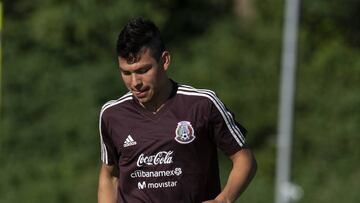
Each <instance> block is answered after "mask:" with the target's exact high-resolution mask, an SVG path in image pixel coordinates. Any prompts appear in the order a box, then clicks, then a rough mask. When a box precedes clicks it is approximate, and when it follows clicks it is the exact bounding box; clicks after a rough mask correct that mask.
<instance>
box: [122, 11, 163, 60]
mask: <svg viewBox="0 0 360 203" xmlns="http://www.w3.org/2000/svg"><path fill="white" fill-rule="evenodd" d="M142 48H148V49H149V50H150V53H151V55H152V57H154V58H155V59H156V60H157V61H159V60H160V57H161V54H162V53H163V52H164V51H165V44H164V42H163V40H162V39H161V36H160V31H159V29H158V28H157V27H156V25H155V24H154V23H153V22H152V21H150V20H146V19H144V18H142V17H138V18H134V19H131V20H130V21H129V22H128V23H127V24H126V25H125V27H124V28H123V29H122V31H121V32H120V34H119V36H118V40H117V43H116V50H117V55H118V57H121V58H124V59H126V60H128V61H133V60H134V58H136V56H137V55H138V54H139V51H141V50H142Z"/></svg>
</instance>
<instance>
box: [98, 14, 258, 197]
mask: <svg viewBox="0 0 360 203" xmlns="http://www.w3.org/2000/svg"><path fill="white" fill-rule="evenodd" d="M117 54H118V62H119V68H120V72H121V77H122V79H123V81H124V83H125V85H126V87H127V88H128V89H129V92H128V93H126V94H125V95H124V96H122V97H120V98H119V99H118V100H112V101H109V102H107V103H106V104H105V105H104V106H103V107H102V109H101V113H100V121H99V128H100V138H101V160H102V166H101V169H100V176H99V188H98V202H99V203H110V202H124V203H138V202H141V203H150V202H154V203H199V202H207V203H210V202H234V201H235V200H236V199H237V198H238V197H239V195H240V194H241V193H242V192H243V191H244V190H245V188H246V187H247V186H248V184H249V183H250V181H251V180H252V178H253V176H254V175H255V171H256V161H255V159H254V156H253V155H252V153H251V151H250V149H249V148H248V147H247V146H246V144H245V133H246V130H245V129H244V128H243V127H242V126H241V125H240V124H239V123H237V122H236V121H235V119H234V115H233V114H232V113H231V112H230V111H229V110H228V109H227V108H226V107H225V105H224V104H223V103H222V102H221V101H220V99H219V98H218V97H217V96H216V94H215V93H214V92H213V91H210V90H207V89H196V88H194V87H191V86H187V85H182V84H179V83H177V82H175V81H173V80H171V79H170V78H169V77H168V75H167V72H166V71H167V70H168V68H169V66H170V61H171V60H170V53H169V51H167V50H166V49H165V46H164V43H163V41H162V39H161V37H160V32H159V30H158V28H157V27H156V26H155V24H154V23H152V22H151V21H149V20H145V19H143V18H135V19H132V20H130V21H129V22H128V24H127V25H126V26H125V27H124V28H123V30H122V31H121V33H120V34H119V37H118V41H117ZM217 149H220V150H221V151H222V152H223V153H224V154H225V155H227V156H228V157H229V158H230V159H231V161H232V163H233V164H232V169H231V172H230V174H229V177H228V180H227V183H226V185H225V187H224V189H223V190H222V191H221V187H220V178H219V167H218V157H217Z"/></svg>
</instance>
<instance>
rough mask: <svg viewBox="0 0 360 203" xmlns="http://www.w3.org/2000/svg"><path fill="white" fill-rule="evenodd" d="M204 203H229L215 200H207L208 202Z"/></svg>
mask: <svg viewBox="0 0 360 203" xmlns="http://www.w3.org/2000/svg"><path fill="white" fill-rule="evenodd" d="M202 203H227V202H226V201H221V200H216V199H213V200H207V201H205V202H202Z"/></svg>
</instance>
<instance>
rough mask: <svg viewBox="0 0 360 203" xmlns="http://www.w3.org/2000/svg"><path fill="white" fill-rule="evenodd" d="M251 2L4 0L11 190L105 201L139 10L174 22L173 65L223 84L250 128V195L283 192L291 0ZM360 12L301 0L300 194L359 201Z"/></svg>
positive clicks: (10, 197)
mask: <svg viewBox="0 0 360 203" xmlns="http://www.w3.org/2000/svg"><path fill="white" fill-rule="evenodd" d="M240 1H241V0H238V1H233V2H232V1H221V0H211V1H205V0H198V1H190V0H185V1H184V0H183V1H180V0H160V1H144V0H140V1H130V0H122V1H109V0H103V1H96V0H87V1H85V0H77V1H70V0H64V1H56V0H43V1H37V0H34V1H26V0H16V1H15V0H13V1H5V2H4V10H5V22H4V25H5V27H4V28H5V29H4V33H2V34H3V38H2V42H3V53H4V56H3V58H4V64H3V84H2V87H3V102H2V103H3V106H2V107H1V108H2V109H3V111H2V112H3V114H2V115H1V116H2V117H1V118H2V120H1V143H0V161H1V162H2V164H1V166H0V171H1V173H0V180H1V181H0V202H9V203H10V202H34V203H38V202H49V203H51V202H62V203H63V202H96V190H97V188H96V187H97V174H98V167H99V164H100V161H99V157H100V156H99V151H100V149H99V148H100V146H99V135H98V129H97V126H98V121H97V119H98V114H99V110H100V107H101V105H102V104H103V103H104V102H106V101H107V100H110V99H115V98H118V97H119V96H121V95H122V94H123V93H124V92H125V89H124V87H123V85H122V82H121V81H120V78H119V73H118V70H117V65H116V54H115V41H116V37H117V34H118V32H119V30H120V29H121V27H122V26H123V25H124V23H125V22H126V21H127V20H128V19H129V18H130V17H134V16H139V15H142V16H145V17H148V18H151V19H153V20H154V21H155V22H156V23H157V24H158V25H159V27H160V29H161V30H162V32H163V34H164V38H165V40H166V42H167V45H168V48H169V50H170V51H171V53H172V65H171V68H170V73H169V74H170V75H171V77H172V78H174V79H175V80H176V81H179V82H181V83H188V84H192V85H194V86H196V87H202V88H211V89H214V90H215V91H216V92H217V94H218V95H219V96H220V97H221V98H222V99H223V101H224V102H225V103H226V104H227V106H228V107H229V108H230V109H232V110H233V111H234V112H235V113H236V116H237V119H238V120H239V121H240V122H241V123H243V124H244V125H245V126H246V127H247V128H248V130H249V135H248V137H247V139H248V143H249V144H250V145H251V147H252V148H253V149H254V152H255V154H256V157H257V159H258V163H259V170H258V174H257V176H256V178H255V180H254V182H253V183H252V184H251V186H250V187H249V189H248V190H247V191H246V192H245V194H244V195H243V196H242V198H241V199H240V200H239V202H253V203H263V202H272V201H273V181H274V174H275V173H274V170H275V168H274V167H275V164H274V163H275V160H274V158H275V147H276V146H275V143H276V142H275V141H276V126H277V108H278V106H277V105H278V86H279V84H278V75H279V66H280V52H281V50H280V48H281V34H282V16H283V14H282V13H283V3H284V2H283V1H280V0H273V1H269V0H263V1H259V0H253V1H251V0H248V3H250V4H247V5H248V6H249V5H251V6H250V7H245V8H244V7H242V8H239V7H238V5H239V2H240ZM236 5H237V6H236ZM241 5H242V6H246V4H241ZM244 9H245V11H246V10H247V9H248V10H249V9H253V10H251V13H250V14H249V15H241V12H244ZM359 11H360V2H359V1H356V0H347V1H346V3H345V2H344V1H340V0H334V1H331V2H329V1H325V0H320V1H310V0H304V1H302V10H301V27H300V35H299V36H300V37H299V62H298V65H299V66H298V75H297V93H296V103H295V116H296V118H295V129H294V144H293V147H294V148H293V173H292V174H293V180H294V181H295V182H296V183H297V184H299V185H300V186H301V187H303V189H304V192H305V196H304V197H303V199H301V200H300V201H299V202H304V203H313V202H314V203H315V202H316V203H319V202H326V203H329V202H340V201H342V202H358V201H359V200H360V195H359V194H358V192H357V188H359V187H360V182H359V181H358V180H360V164H359V162H358V160H359V158H360V150H359V148H358V147H357V146H356V145H357V143H360V136H359V133H358V132H359V131H360V125H359V123H360V108H359V104H360V94H359V92H360V37H359V34H360V24H359V22H360V19H359V15H358V13H359ZM223 166H224V167H223V168H222V173H223V174H224V176H225V175H226V174H227V169H228V167H229V162H228V161H226V160H224V161H223ZM224 181H225V180H224Z"/></svg>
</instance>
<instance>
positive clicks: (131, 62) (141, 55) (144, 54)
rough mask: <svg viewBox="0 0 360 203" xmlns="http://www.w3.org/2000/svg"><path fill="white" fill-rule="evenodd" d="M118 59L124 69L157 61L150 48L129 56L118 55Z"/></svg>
mask: <svg viewBox="0 0 360 203" xmlns="http://www.w3.org/2000/svg"><path fill="white" fill-rule="evenodd" d="M118 61H119V66H120V68H122V69H125V68H130V67H138V66H143V65H147V64H153V63H156V60H155V59H154V57H153V56H152V55H151V52H150V50H149V49H146V48H145V49H142V50H140V51H139V52H138V53H137V54H136V55H130V57H129V58H122V57H118Z"/></svg>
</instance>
